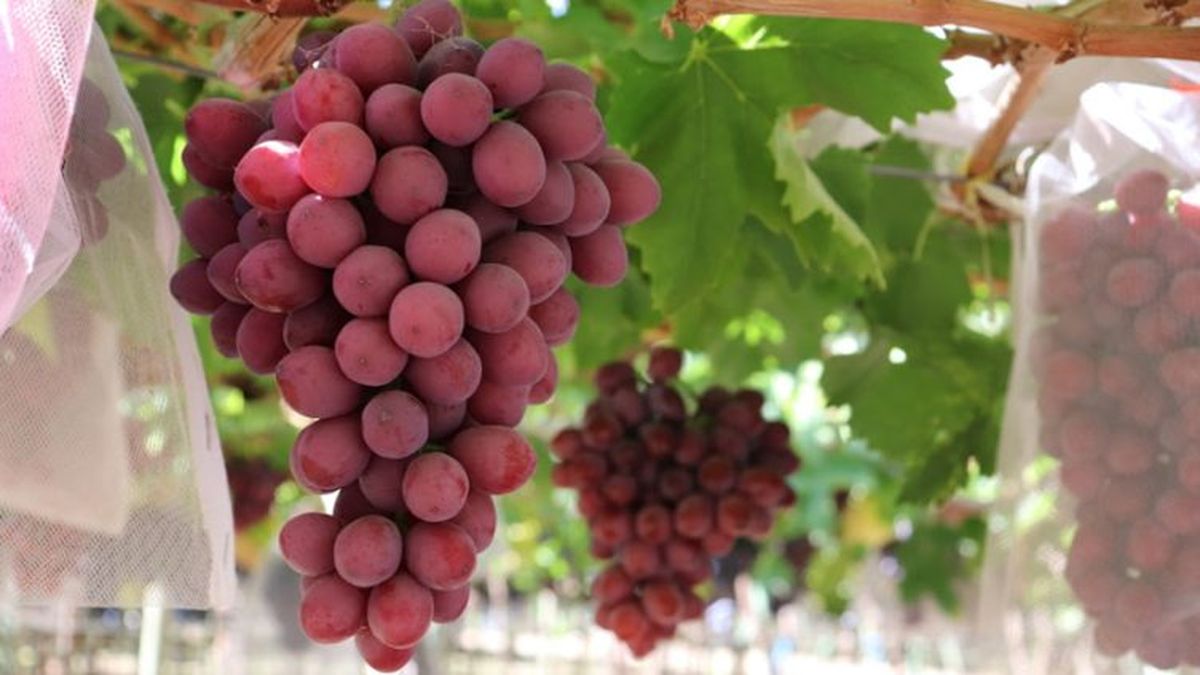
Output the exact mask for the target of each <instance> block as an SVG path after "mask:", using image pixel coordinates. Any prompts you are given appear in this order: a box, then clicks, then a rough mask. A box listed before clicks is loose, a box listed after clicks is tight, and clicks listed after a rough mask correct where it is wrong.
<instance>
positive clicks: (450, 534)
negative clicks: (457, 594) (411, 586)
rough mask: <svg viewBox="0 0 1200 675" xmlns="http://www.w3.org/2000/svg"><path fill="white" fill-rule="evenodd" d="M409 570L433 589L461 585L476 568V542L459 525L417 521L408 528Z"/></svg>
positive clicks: (407, 560)
mask: <svg viewBox="0 0 1200 675" xmlns="http://www.w3.org/2000/svg"><path fill="white" fill-rule="evenodd" d="M406 539H407V541H406V543H407V547H408V551H407V554H408V555H407V557H406V560H405V566H406V567H407V569H408V572H409V573H410V574H412V575H413V577H415V578H416V579H417V581H420V582H421V583H422V584H424V585H425V586H426V587H428V588H429V589H431V590H434V591H449V590H453V589H455V588H460V587H462V586H463V585H465V584H466V583H467V582H468V581H470V579H471V574H473V573H474V572H475V544H474V543H473V542H472V541H471V537H470V536H468V535H467V533H466V532H464V531H463V529H462V528H460V527H459V526H457V525H454V524H451V523H425V522H417V523H414V524H413V526H412V527H411V528H410V529H409V530H408V534H407V537H406Z"/></svg>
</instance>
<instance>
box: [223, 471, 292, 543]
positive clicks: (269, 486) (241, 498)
mask: <svg viewBox="0 0 1200 675" xmlns="http://www.w3.org/2000/svg"><path fill="white" fill-rule="evenodd" d="M225 475H226V477H228V479H229V498H230V501H231V502H232V503H233V530H234V531H235V532H241V531H243V530H246V529H248V528H251V527H254V526H255V525H257V524H258V523H260V522H262V521H263V520H265V519H266V517H267V516H269V515H270V514H271V507H272V506H274V505H275V490H276V489H277V488H278V487H279V486H280V485H281V484H282V483H283V481H284V480H286V479H287V474H286V473H285V472H283V471H280V470H278V469H276V468H275V467H273V466H271V463H270V462H268V461H267V460H265V459H263V458H261V457H255V458H246V457H227V458H226V459H225Z"/></svg>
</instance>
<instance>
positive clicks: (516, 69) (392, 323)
mask: <svg viewBox="0 0 1200 675" xmlns="http://www.w3.org/2000/svg"><path fill="white" fill-rule="evenodd" d="M461 33H462V18H461V17H460V16H459V14H458V12H457V10H456V9H455V8H454V7H453V6H452V5H450V4H449V3H448V2H447V1H446V0H425V1H424V2H421V3H419V4H417V5H415V6H413V7H411V8H410V9H409V10H408V11H407V12H406V13H405V14H404V15H403V16H402V17H401V18H400V19H399V21H398V22H397V24H396V25H395V27H394V28H393V27H388V26H384V25H379V24H363V25H357V26H354V27H351V28H348V29H346V30H345V31H343V32H342V33H340V34H338V35H336V36H333V35H329V34H324V33H314V34H311V35H307V36H305V37H304V38H302V39H301V41H300V43H299V44H300V48H299V49H298V50H297V52H296V54H295V56H294V59H293V60H294V63H295V65H296V66H297V69H298V70H299V76H298V77H297V78H296V81H295V83H294V84H293V85H292V86H291V87H289V88H287V89H285V90H283V91H281V92H280V93H279V94H278V95H277V96H275V97H274V98H273V99H272V100H271V101H270V103H269V105H268V106H259V107H258V108H256V107H254V106H252V105H246V104H242V103H238V102H235V101H229V100H209V101H205V102H202V103H200V104H198V105H197V106H196V107H195V108H194V109H193V110H192V111H191V112H190V113H189V115H188V118H187V124H186V132H187V137H188V146H187V148H186V149H185V151H184V153H183V159H184V163H185V164H186V166H187V168H188V170H189V172H190V173H191V175H192V177H193V178H194V179H195V180H197V181H198V182H200V183H202V184H204V185H206V186H208V187H210V188H212V189H213V190H215V191H216V194H213V195H211V196H208V197H204V198H201V199H199V200H196V201H194V202H192V203H191V204H189V205H188V206H187V207H186V208H185V209H184V211H183V214H182V216H181V221H182V222H181V224H182V227H183V231H184V235H185V237H186V238H187V240H188V241H189V243H190V244H191V246H192V248H193V249H195V251H196V252H197V253H198V254H199V256H200V257H198V258H197V259H195V260H193V261H191V262H189V263H187V264H186V265H184V266H183V267H182V268H180V269H179V271H178V272H177V273H176V274H175V277H174V278H173V279H172V282H171V289H172V291H173V293H174V294H175V297H176V298H177V299H178V300H179V302H180V303H181V304H182V305H183V306H184V307H186V308H187V309H189V310H191V311H193V312H196V313H199V314H209V315H211V316H212V324H211V328H212V334H213V338H214V341H215V342H216V344H217V345H218V347H219V349H220V350H221V351H222V352H223V353H224V354H225V355H227V356H231V357H234V356H236V357H238V358H240V359H241V360H242V361H243V362H244V363H245V365H246V366H247V367H248V368H250V369H251V370H253V371H256V372H259V373H270V372H273V373H274V374H275V376H276V380H277V382H278V385H279V389H280V392H281V394H282V396H283V398H284V399H285V400H286V401H287V403H288V405H289V406H290V407H292V408H293V409H294V410H295V411H296V412H298V413H300V414H302V415H305V416H307V417H310V418H315V420H316V421H314V422H313V423H312V424H311V425H310V426H308V427H306V428H305V429H304V430H303V431H302V432H301V433H300V435H299V438H298V439H297V441H296V444H295V447H294V448H293V450H292V455H291V466H292V473H293V475H294V476H295V478H296V480H297V481H298V482H299V483H300V484H301V485H302V486H304V487H305V488H307V489H309V490H311V491H313V492H332V491H335V490H338V491H340V492H339V494H338V497H337V505H336V508H335V509H334V512H333V514H332V515H326V514H320V513H307V514H303V515H301V516H298V517H297V518H295V519H293V520H292V521H290V522H289V523H288V524H287V526H286V527H285V528H284V530H283V531H282V533H281V535H280V545H281V548H282V550H283V554H284V556H285V558H286V559H287V561H288V562H289V563H290V564H291V565H292V567H293V568H294V569H296V571H298V572H299V573H301V574H302V575H304V577H305V581H304V587H305V589H306V590H305V593H304V601H303V603H302V608H301V617H300V618H301V624H302V627H303V628H304V630H305V632H306V633H307V634H308V635H309V637H311V638H312V639H313V640H315V641H317V642H337V641H340V640H344V639H348V638H350V637H355V639H356V640H357V643H358V647H359V650H360V652H361V653H362V655H363V657H364V659H365V660H366V661H367V662H368V663H369V664H371V665H372V666H373V667H375V668H376V669H379V670H394V669H397V668H399V667H401V666H402V665H403V664H404V663H405V662H406V661H407V660H408V658H409V655H410V653H411V649H412V648H413V646H414V645H415V644H416V643H417V642H418V641H419V640H420V638H421V636H422V635H424V633H425V632H426V630H427V629H428V627H429V625H430V622H431V621H438V622H445V621H450V620H453V619H454V618H456V617H457V616H459V615H460V614H461V612H462V611H463V609H464V607H465V604H466V600H467V596H468V591H467V586H466V584H467V582H468V580H469V579H470V577H471V574H472V572H473V571H474V567H475V557H476V555H477V553H479V552H480V551H482V550H483V549H484V548H485V547H486V546H487V545H488V543H489V542H490V541H491V539H492V534H493V530H494V527H495V518H496V513H495V507H494V504H493V501H492V497H493V496H494V495H499V494H504V493H508V492H511V491H513V490H516V489H517V488H518V487H520V486H521V485H522V484H523V483H524V482H525V481H526V480H528V478H529V477H530V475H531V474H532V472H533V469H534V463H535V457H534V454H533V451H532V450H531V448H530V446H529V444H528V443H527V442H526V441H525V439H524V438H522V437H521V435H520V434H518V433H517V432H515V431H513V429H512V427H514V426H516V425H517V424H518V423H519V422H520V420H521V418H522V416H523V414H524V411H525V408H526V406H527V405H528V404H530V403H542V402H545V401H546V400H548V399H549V398H550V396H551V395H552V394H553V392H554V389H555V385H556V381H557V366H556V364H555V360H554V355H553V354H552V352H551V351H550V349H551V348H552V347H554V346H557V345H560V344H563V343H564V342H566V341H568V340H569V339H570V338H571V336H572V335H573V334H574V331H575V328H576V325H577V324H578V321H579V318H580V307H579V305H578V303H577V302H576V300H575V298H574V297H573V296H572V295H571V293H570V292H569V291H568V290H567V289H565V288H564V287H563V283H564V281H565V280H566V278H567V276H568V275H569V274H570V273H572V272H574V274H575V275H576V276H577V277H579V279H581V280H582V281H584V282H586V283H589V284H594V285H599V286H611V285H615V284H617V283H619V282H620V281H621V279H622V278H623V277H624V275H625V272H626V268H627V265H628V255H627V251H626V248H625V243H624V240H623V236H622V231H621V230H622V228H624V227H626V226H629V225H632V224H634V223H636V222H638V221H639V220H642V219H644V218H645V217H646V216H648V215H650V214H651V213H652V212H653V211H654V210H655V209H656V208H657V206H658V203H659V199H660V193H659V186H658V183H657V181H656V180H655V178H654V176H653V175H651V174H650V172H649V171H647V170H646V169H645V168H644V167H643V166H641V165H640V164H638V163H636V162H634V161H632V160H630V159H629V158H628V156H626V155H625V153H623V152H621V151H620V150H618V149H616V148H612V147H609V146H607V145H606V141H605V131H604V124H603V121H602V119H601V117H600V114H599V112H598V111H597V109H596V107H595V104H594V98H595V85H594V84H593V82H592V80H591V78H590V77H589V76H588V75H587V74H586V73H584V72H582V71H581V70H579V69H577V68H575V67H573V66H570V65H565V64H547V63H545V59H544V57H543V55H542V52H541V50H540V49H539V48H538V47H537V46H536V45H534V44H532V43H530V42H527V41H525V40H521V39H516V38H507V39H503V40H500V41H498V42H496V43H495V44H493V45H491V46H490V47H489V48H488V49H486V50H485V49H484V48H483V47H482V46H481V45H480V44H479V43H477V42H475V41H474V40H471V39H469V38H466V37H463V36H462V35H461ZM264 110H266V111H267V112H263V111H264Z"/></svg>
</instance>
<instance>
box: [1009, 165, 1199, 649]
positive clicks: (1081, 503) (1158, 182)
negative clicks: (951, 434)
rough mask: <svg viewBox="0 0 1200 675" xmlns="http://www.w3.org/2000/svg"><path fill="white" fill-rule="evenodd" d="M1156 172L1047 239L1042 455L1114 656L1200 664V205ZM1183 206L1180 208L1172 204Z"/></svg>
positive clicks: (1043, 236) (1099, 636)
mask: <svg viewBox="0 0 1200 675" xmlns="http://www.w3.org/2000/svg"><path fill="white" fill-rule="evenodd" d="M1169 188H1170V182H1169V181H1168V179H1167V177H1166V176H1164V175H1162V174H1161V173H1158V172H1155V171H1137V172H1134V173H1130V174H1128V175H1126V176H1125V177H1124V178H1122V179H1121V180H1120V181H1118V182H1117V183H1116V184H1115V186H1114V192H1115V195H1114V196H1115V204H1116V208H1115V209H1111V208H1110V209H1101V210H1098V209H1095V208H1092V207H1090V206H1079V205H1075V206H1070V207H1068V208H1066V209H1064V210H1062V211H1061V212H1059V213H1057V214H1056V215H1055V216H1054V217H1053V218H1051V219H1050V220H1049V221H1047V223H1046V224H1045V225H1044V227H1043V228H1042V229H1041V231H1040V232H1039V239H1038V247H1039V253H1040V256H1039V257H1040V260H1039V273H1040V283H1039V286H1038V291H1039V295H1040V298H1039V302H1040V303H1041V306H1042V309H1043V311H1044V312H1045V313H1046V321H1045V323H1044V325H1041V326H1039V328H1038V333H1037V334H1036V336H1035V340H1034V344H1033V353H1032V355H1033V358H1034V361H1033V367H1034V370H1035V372H1036V373H1037V374H1038V376H1039V380H1040V387H1039V410H1040V413H1041V420H1042V422H1041V430H1040V433H1041V444H1042V446H1043V447H1044V448H1045V449H1046V450H1047V451H1048V452H1050V453H1051V454H1053V455H1055V456H1057V457H1059V458H1060V459H1061V462H1062V464H1061V470H1060V477H1061V481H1062V484H1063V485H1064V486H1066V488H1067V490H1068V491H1070V493H1071V494H1072V495H1073V496H1074V497H1075V498H1076V499H1077V500H1078V507H1077V517H1078V520H1079V525H1078V528H1077V530H1076V532H1075V535H1074V538H1073V540H1072V542H1071V547H1070V551H1069V554H1068V558H1067V567H1066V578H1067V581H1068V582H1069V584H1070V586H1071V588H1072V589H1073V592H1074V593H1075V595H1076V597H1077V598H1078V599H1079V602H1080V604H1081V605H1082V606H1083V608H1084V609H1085V610H1086V611H1087V613H1088V614H1089V615H1091V616H1092V617H1094V618H1095V619H1096V620H1097V623H1096V627H1095V641H1096V646H1097V648H1098V649H1099V650H1100V651H1101V652H1102V653H1104V654H1107V655H1112V656H1116V655H1119V654H1123V653H1125V652H1127V651H1129V650H1135V651H1136V653H1137V654H1138V656H1139V657H1140V658H1141V659H1142V660H1143V661H1145V662H1146V663H1149V664H1152V665H1154V666H1156V667H1159V668H1170V667H1174V666H1176V665H1178V664H1179V663H1181V662H1185V661H1186V662H1188V663H1191V664H1200V615H1197V616H1193V615H1194V614H1195V613H1194V611H1189V610H1186V608H1184V607H1183V606H1182V605H1179V606H1177V603H1179V602H1183V601H1184V600H1185V599H1186V598H1187V597H1189V595H1190V594H1191V593H1193V592H1194V589H1196V588H1197V587H1200V199H1195V197H1196V196H1197V194H1196V193H1192V194H1191V195H1190V196H1189V195H1184V196H1183V197H1182V198H1179V199H1171V200H1169V199H1168V197H1169ZM1172 201H1173V202H1174V206H1173V208H1172V207H1171V202H1172Z"/></svg>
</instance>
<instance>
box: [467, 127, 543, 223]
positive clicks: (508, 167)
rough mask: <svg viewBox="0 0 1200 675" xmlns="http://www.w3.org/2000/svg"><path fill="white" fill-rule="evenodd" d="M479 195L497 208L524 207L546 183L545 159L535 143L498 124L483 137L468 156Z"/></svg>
mask: <svg viewBox="0 0 1200 675" xmlns="http://www.w3.org/2000/svg"><path fill="white" fill-rule="evenodd" d="M471 171H472V174H473V175H474V177H475V184H476V185H477V186H478V187H479V191H480V192H482V193H483V194H484V196H486V197H487V198H488V199H490V200H491V201H492V202H494V203H495V204H497V205H499V206H503V207H509V208H511V207H514V206H521V205H522V204H526V203H528V202H529V201H530V200H531V199H533V198H534V196H536V195H537V193H538V190H541V189H542V184H543V183H545V182H546V158H545V156H544V155H543V154H542V149H541V147H540V146H539V145H538V141H537V139H536V138H535V137H534V136H533V134H530V133H529V131H527V130H526V129H525V128H524V127H522V126H521V125H519V124H516V123H515V122H509V121H501V122H496V123H494V124H492V126H491V127H490V128H489V129H488V130H487V131H486V132H485V133H484V134H483V136H482V137H481V138H480V139H479V141H478V142H476V143H475V147H474V148H473V149H472V152H471Z"/></svg>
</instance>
